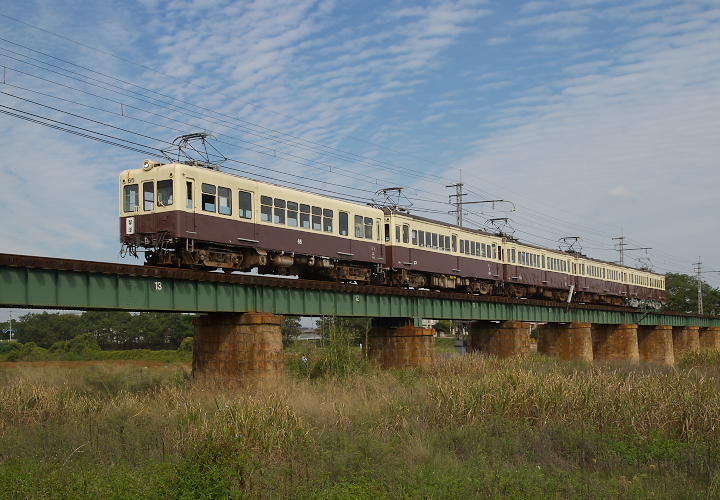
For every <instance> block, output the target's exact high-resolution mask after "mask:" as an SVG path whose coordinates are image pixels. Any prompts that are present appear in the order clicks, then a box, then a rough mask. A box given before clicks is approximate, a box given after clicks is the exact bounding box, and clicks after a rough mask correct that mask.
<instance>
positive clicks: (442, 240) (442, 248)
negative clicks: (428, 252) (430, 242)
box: [439, 234, 445, 252]
mask: <svg viewBox="0 0 720 500" xmlns="http://www.w3.org/2000/svg"><path fill="white" fill-rule="evenodd" d="M439 247H440V250H442V251H443V252H444V251H445V236H443V235H442V234H441V235H440V241H439Z"/></svg>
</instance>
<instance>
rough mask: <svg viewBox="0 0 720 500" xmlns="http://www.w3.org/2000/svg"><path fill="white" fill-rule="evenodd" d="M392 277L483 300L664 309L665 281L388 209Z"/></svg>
mask: <svg viewBox="0 0 720 500" xmlns="http://www.w3.org/2000/svg"><path fill="white" fill-rule="evenodd" d="M384 232H385V243H386V245H387V250H386V253H387V265H388V268H389V269H388V276H389V278H390V280H391V282H392V283H394V284H404V285H410V286H429V287H437V288H457V289H464V290H468V291H471V292H476V293H482V294H490V293H494V294H502V295H509V296H513V297H543V298H548V299H553V300H558V301H564V300H567V298H568V295H569V294H570V293H571V292H572V293H573V294H574V297H575V300H577V301H580V302H602V303H609V304H617V305H620V304H623V303H626V302H630V303H632V301H649V302H653V303H659V302H661V301H663V300H664V299H665V282H664V277H663V276H661V275H658V274H655V273H651V272H648V271H643V270H638V269H633V268H630V267H625V266H618V265H615V264H610V263H608V262H603V261H597V260H593V259H589V258H587V257H585V256H582V255H580V254H576V253H569V252H562V251H559V250H549V249H546V248H542V247H538V246H534V245H528V244H524V243H520V242H518V241H517V240H514V239H508V238H503V237H500V236H498V235H493V234H490V233H486V232H483V231H477V230H472V229H467V228H463V227H459V226H454V225H451V224H447V223H441V222H437V221H433V220H429V219H425V218H422V217H417V216H414V215H409V214H405V213H396V212H392V211H389V210H385V231H384Z"/></svg>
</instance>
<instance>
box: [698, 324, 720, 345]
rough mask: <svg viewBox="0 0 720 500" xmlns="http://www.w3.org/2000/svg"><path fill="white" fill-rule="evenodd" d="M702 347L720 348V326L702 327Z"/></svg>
mask: <svg viewBox="0 0 720 500" xmlns="http://www.w3.org/2000/svg"><path fill="white" fill-rule="evenodd" d="M699 333H700V335H699V336H700V347H701V348H703V349H716V350H720V327H718V326H705V327H701V328H700V332H699Z"/></svg>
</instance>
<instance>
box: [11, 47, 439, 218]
mask: <svg viewBox="0 0 720 500" xmlns="http://www.w3.org/2000/svg"><path fill="white" fill-rule="evenodd" d="M20 62H22V61H20ZM33 66H35V67H38V66H36V65H33ZM8 68H9V69H11V70H13V71H16V72H18V73H20V74H22V75H25V76H29V77H32V78H37V79H39V80H41V81H44V82H46V83H50V84H55V85H59V86H62V87H64V88H68V89H69V90H73V91H77V92H81V93H85V94H87V95H90V96H93V97H96V98H100V99H106V100H109V101H111V102H114V103H116V104H118V105H120V106H124V107H125V108H127V109H135V110H138V111H140V112H143V113H148V114H152V115H154V116H159V117H161V118H164V119H168V120H171V121H175V122H178V123H184V124H187V125H189V126H190V124H188V123H187V122H182V121H180V120H177V119H175V118H172V117H169V116H167V115H161V114H159V113H154V112H152V111H149V110H147V109H145V108H140V107H137V106H133V105H132V104H129V103H126V102H122V101H117V100H115V99H111V98H108V97H106V96H100V95H98V94H94V93H92V92H88V91H86V90H83V89H79V88H77V87H72V86H68V85H65V84H62V83H60V82H56V81H54V80H49V79H46V78H43V77H39V76H37V75H33V74H32V73H27V72H25V71H22V70H19V69H17V68H14V67H9V66H8ZM38 68H39V69H43V68H41V67H38ZM56 74H57V73H56ZM60 76H66V75H60ZM73 79H76V78H73ZM76 80H78V81H82V80H81V79H76ZM83 83H86V84H87V82H83ZM6 85H12V84H7V83H6ZM91 85H92V84H91ZM12 86H14V87H16V88H23V89H25V90H27V91H29V92H36V93H37V91H35V90H32V89H26V88H24V87H21V86H17V85H12ZM100 88H103V87H100ZM105 90H108V89H105ZM112 92H114V91H112ZM41 94H43V95H46V96H49V97H52V98H58V97H57V96H52V95H49V94H45V93H41ZM121 95H125V96H126V97H130V98H133V99H137V100H140V101H141V102H147V103H148V104H152V103H150V102H148V101H143V100H142V99H139V98H137V97H134V96H127V95H126V94H121ZM58 99H63V98H58ZM63 100H65V101H67V102H72V103H74V104H76V105H80V106H86V107H90V108H92V109H96V110H100V111H104V112H108V113H112V114H114V115H116V116H122V117H124V118H128V119H137V118H134V117H130V116H127V115H125V114H120V115H118V114H117V113H114V112H112V111H108V110H104V109H101V108H97V107H95V106H88V105H86V104H84V103H78V102H76V101H71V100H67V99H63ZM142 121H145V122H146V123H149V124H150V123H153V122H149V121H146V120H142ZM153 124H154V125H155V126H159V127H166V126H164V125H162V124H157V123H153ZM218 135H222V136H227V134H218ZM227 137H230V138H231V139H235V140H238V141H240V142H245V143H250V144H254V145H256V146H260V147H263V148H266V149H267V150H268V151H272V153H269V152H268V151H258V150H253V152H256V153H259V154H264V155H268V156H272V157H275V158H277V157H278V156H279V157H280V158H282V159H285V160H287V161H291V162H293V163H297V164H299V165H301V166H306V167H311V168H315V169H319V167H318V166H317V165H315V164H313V163H307V162H301V161H297V160H294V159H292V158H283V155H287V156H290V157H294V158H301V159H302V160H307V161H311V160H310V159H308V158H305V157H300V156H298V155H293V154H292V153H287V152H281V154H280V155H278V153H277V150H275V149H272V148H268V147H267V146H262V145H258V144H257V143H253V142H252V141H247V140H244V139H241V138H237V137H232V136H227ZM217 142H218V143H222V144H226V145H230V146H235V147H239V146H238V145H237V144H232V143H230V142H227V141H223V140H219V139H218V140H217ZM312 161H314V163H317V164H320V165H325V166H327V167H328V168H329V169H330V171H331V172H333V171H334V172H338V171H344V170H345V169H342V168H338V167H336V166H335V165H331V164H327V163H324V162H322V161H318V160H312ZM347 176H350V174H347ZM353 177H354V179H357V177H356V176H353ZM360 180H361V181H362V182H365V183H369V184H372V182H370V181H368V180H366V179H364V178H362V177H361V178H360ZM415 199H418V200H419V201H425V202H427V203H434V204H438V203H440V204H444V203H442V202H438V201H437V200H430V199H427V198H424V199H423V198H420V197H415Z"/></svg>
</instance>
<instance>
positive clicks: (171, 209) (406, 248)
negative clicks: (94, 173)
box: [120, 160, 665, 304]
mask: <svg viewBox="0 0 720 500" xmlns="http://www.w3.org/2000/svg"><path fill="white" fill-rule="evenodd" d="M120 239H121V242H122V244H123V246H124V248H125V249H127V250H129V251H130V252H132V253H135V252H137V251H138V249H145V251H146V262H147V263H148V264H152V265H162V266H177V267H190V268H196V269H216V268H221V269H224V270H225V271H233V270H240V271H245V270H250V269H253V268H256V267H257V268H258V269H259V270H260V272H263V273H278V274H289V275H298V276H300V277H305V278H324V279H328V278H329V279H335V280H347V281H357V282H372V283H377V284H389V285H395V286H411V287H427V288H437V289H459V290H465V291H468V292H471V293H481V294H500V295H509V296H514V297H544V298H548V299H553V300H565V299H566V298H567V297H568V294H569V293H570V292H571V291H572V292H573V293H574V294H575V297H576V299H575V300H578V301H582V302H602V303H612V304H621V303H633V301H653V302H656V303H657V302H660V301H662V300H663V299H664V298H665V282H664V277H663V276H661V275H657V274H654V273H651V272H647V271H642V270H638V269H633V268H629V267H624V266H617V265H614V264H611V263H608V262H602V261H597V260H593V259H588V258H587V257H585V256H582V255H579V254H571V253H567V252H561V251H557V250H549V249H546V248H542V247H537V246H533V245H527V244H524V243H520V242H518V241H517V240H514V239H508V238H504V237H501V236H498V235H495V234H490V233H487V232H483V231H478V230H472V229H468V228H463V227H458V226H454V225H452V224H447V223H443V222H439V221H434V220H430V219H426V218H423V217H418V216H414V215H409V214H407V213H403V212H398V211H394V210H390V209H382V210H380V209H377V208H374V207H370V206H365V205H359V204H356V203H350V202H346V201H342V200H337V199H334V198H329V197H326V196H320V195H317V194H313V193H307V192H304V191H300V190H296V189H290V188H286V187H282V186H277V185H274V184H268V183H265V182H259V181H254V180H251V179H247V178H243V177H238V176H234V175H229V174H225V173H222V172H219V171H217V170H213V169H208V168H201V167H197V166H190V165H184V164H178V163H172V164H160V163H158V162H153V161H150V160H146V162H145V166H144V168H142V169H136V170H127V171H124V172H122V174H121V175H120Z"/></svg>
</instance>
